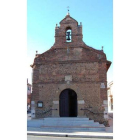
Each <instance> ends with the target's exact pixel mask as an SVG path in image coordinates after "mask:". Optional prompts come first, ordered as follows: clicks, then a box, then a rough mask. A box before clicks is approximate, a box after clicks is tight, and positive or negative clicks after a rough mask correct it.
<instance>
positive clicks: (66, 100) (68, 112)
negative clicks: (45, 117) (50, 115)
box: [59, 89, 77, 117]
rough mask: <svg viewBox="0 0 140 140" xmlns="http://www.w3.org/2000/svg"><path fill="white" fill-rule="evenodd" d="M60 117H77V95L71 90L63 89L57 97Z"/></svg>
mask: <svg viewBox="0 0 140 140" xmlns="http://www.w3.org/2000/svg"><path fill="white" fill-rule="evenodd" d="M59 115H60V117H77V94H76V92H75V91H74V90H72V89H65V90H63V91H62V92H61V94H60V96H59Z"/></svg>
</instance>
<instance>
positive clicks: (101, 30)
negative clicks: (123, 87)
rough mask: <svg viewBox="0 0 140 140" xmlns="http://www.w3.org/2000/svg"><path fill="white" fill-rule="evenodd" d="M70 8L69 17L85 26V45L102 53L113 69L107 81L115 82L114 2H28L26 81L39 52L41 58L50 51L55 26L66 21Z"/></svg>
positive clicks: (37, 0) (78, 0)
mask: <svg viewBox="0 0 140 140" xmlns="http://www.w3.org/2000/svg"><path fill="white" fill-rule="evenodd" d="M68 6H69V13H70V16H71V17H73V18H74V19H75V20H77V21H78V23H79V24H80V22H82V25H83V41H84V42H85V43H86V44H87V45H89V46H91V47H93V48H95V49H99V50H101V47H102V46H104V53H105V54H106V57H107V60H109V61H111V62H112V64H111V67H110V69H109V70H108V72H107V81H108V82H111V81H113V1H112V0H69V1H67V0H27V61H28V63H27V67H28V70H27V78H28V81H29V82H30V83H31V82H32V80H31V75H32V74H31V73H32V68H31V67H30V65H31V64H33V61H34V57H35V54H36V50H37V51H38V53H39V54H41V53H43V52H45V51H47V50H49V49H50V48H51V47H52V46H53V44H54V41H55V38H54V35H55V26H56V24H58V25H59V22H60V21H61V20H62V19H63V18H65V16H66V14H67V7H68Z"/></svg>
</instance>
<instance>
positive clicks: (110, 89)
mask: <svg viewBox="0 0 140 140" xmlns="http://www.w3.org/2000/svg"><path fill="white" fill-rule="evenodd" d="M107 93H108V111H109V112H113V81H111V82H110V83H108V89H107Z"/></svg>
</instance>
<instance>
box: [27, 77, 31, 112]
mask: <svg viewBox="0 0 140 140" xmlns="http://www.w3.org/2000/svg"><path fill="white" fill-rule="evenodd" d="M31 88H32V85H31V84H29V83H28V79H27V110H30V109H31V92H32V91H31Z"/></svg>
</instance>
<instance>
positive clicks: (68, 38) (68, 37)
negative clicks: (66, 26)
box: [67, 32, 70, 41]
mask: <svg viewBox="0 0 140 140" xmlns="http://www.w3.org/2000/svg"><path fill="white" fill-rule="evenodd" d="M67 40H68V41H69V40H70V32H67Z"/></svg>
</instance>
